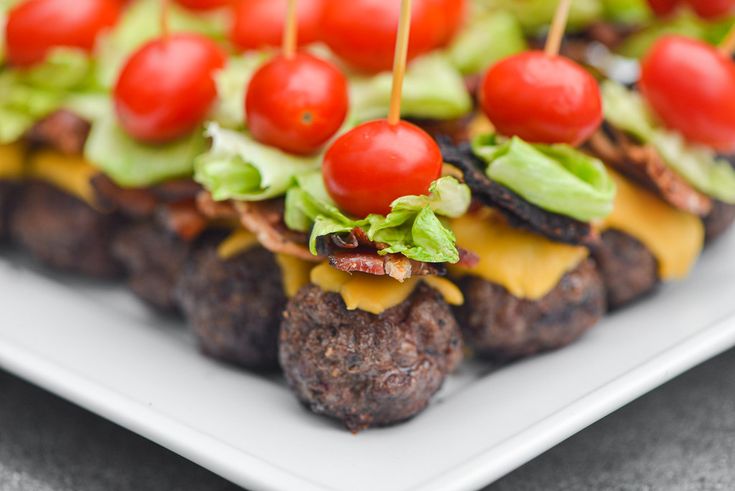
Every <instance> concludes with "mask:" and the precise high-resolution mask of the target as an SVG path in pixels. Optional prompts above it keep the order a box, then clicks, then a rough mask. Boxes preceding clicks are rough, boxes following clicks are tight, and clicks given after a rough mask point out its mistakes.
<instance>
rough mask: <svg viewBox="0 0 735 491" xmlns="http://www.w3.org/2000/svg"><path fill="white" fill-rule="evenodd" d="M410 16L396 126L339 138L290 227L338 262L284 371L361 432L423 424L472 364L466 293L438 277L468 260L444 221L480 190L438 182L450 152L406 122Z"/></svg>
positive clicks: (319, 408)
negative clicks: (465, 348)
mask: <svg viewBox="0 0 735 491" xmlns="http://www.w3.org/2000/svg"><path fill="white" fill-rule="evenodd" d="M410 15H411V1H410V0H403V2H402V3H401V16H400V27H399V29H398V38H397V42H396V46H397V48H396V50H395V53H396V54H395V60H396V61H395V67H394V85H393V92H392V94H393V95H392V100H391V102H392V103H391V109H390V113H389V117H388V119H387V120H377V121H371V122H368V123H363V124H361V125H359V126H357V127H355V128H354V129H352V130H350V131H348V132H347V133H345V134H343V135H342V136H340V137H339V138H337V140H336V141H335V142H334V143H333V144H332V145H331V146H330V148H329V150H328V151H327V153H326V155H325V158H324V170H323V176H322V175H321V174H316V175H315V176H313V177H312V178H311V179H310V180H309V182H307V181H306V180H302V182H301V183H300V186H299V188H296V189H293V190H291V191H290V192H289V197H288V199H287V207H290V208H289V209H287V216H288V215H289V212H290V220H289V225H290V226H291V227H293V228H295V229H297V230H309V229H311V243H312V251H313V252H319V253H321V254H323V255H324V256H326V257H327V258H328V262H327V263H323V264H321V265H320V266H317V267H316V268H315V269H313V270H312V273H311V283H312V284H310V285H308V286H305V287H303V288H302V289H301V290H300V291H299V292H298V293H297V295H296V296H295V297H294V298H293V299H291V301H290V302H289V304H288V306H287V307H286V311H285V314H284V320H283V324H282V327H281V335H280V361H281V366H282V368H283V370H284V373H285V375H286V380H287V381H288V383H289V386H290V387H291V388H292V389H293V390H294V392H295V393H296V396H297V397H298V398H299V399H300V400H301V401H302V402H303V403H304V404H306V405H307V406H308V407H310V408H311V409H312V410H313V411H314V412H316V413H319V414H324V415H326V416H330V417H332V418H335V419H338V420H340V421H342V422H344V424H345V425H346V426H347V427H348V428H349V429H351V430H352V431H359V430H362V429H366V428H368V427H371V426H383V425H387V424H392V423H396V422H399V421H402V420H405V419H407V418H410V417H412V416H414V415H416V414H417V413H419V412H420V411H422V410H423V409H424V408H425V407H426V406H427V404H428V402H429V399H430V398H431V396H432V395H433V394H434V393H435V392H436V391H437V390H439V388H440V387H441V385H442V383H443V381H444V379H445V377H446V376H447V374H448V373H450V372H451V371H452V370H454V368H455V367H456V366H457V365H458V363H459V362H460V360H461V358H462V342H461V337H460V333H459V328H458V326H457V323H456V321H455V319H454V317H453V316H452V313H451V310H450V308H449V306H448V304H447V303H446V301H445V300H444V299H443V298H442V294H441V293H440V291H443V292H444V294H445V295H446V296H447V297H448V298H450V300H451V301H452V302H454V303H457V302H459V301H460V298H459V297H460V296H461V295H459V293H458V291H457V290H456V287H454V286H453V285H451V283H449V282H447V281H446V280H443V279H441V278H438V277H436V274H437V273H440V272H441V271H442V269H443V265H442V264H441V263H444V262H458V261H459V260H460V257H459V252H458V251H457V250H456V246H455V245H454V240H453V235H452V234H451V232H450V231H449V230H448V229H447V228H446V226H445V225H444V224H443V223H442V222H441V221H440V220H439V218H438V216H441V215H444V216H458V215H461V214H463V213H464V211H465V210H466V207H467V205H468V204H469V190H468V189H466V188H465V187H464V186H463V185H461V184H459V183H458V182H457V181H456V180H454V178H451V177H450V178H443V179H439V180H437V178H439V177H440V175H441V170H442V160H441V153H440V151H439V149H438V147H437V146H436V144H435V143H434V142H433V141H432V139H431V138H430V137H429V136H428V134H426V133H425V132H424V131H422V130H421V129H419V128H417V127H416V126H413V125H411V124H409V123H405V122H403V121H400V97H401V83H402V80H403V74H404V70H405V65H406V58H407V54H408V41H409V32H410ZM432 182H433V184H432ZM412 193H416V195H410V196H409V195H408V194H412ZM427 193H429V195H428V196H427ZM332 200H333V201H332ZM345 213H347V214H349V216H348V215H347V214H345ZM351 217H357V218H351ZM435 288H438V289H439V290H436V289H435Z"/></svg>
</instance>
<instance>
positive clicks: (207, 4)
mask: <svg viewBox="0 0 735 491" xmlns="http://www.w3.org/2000/svg"><path fill="white" fill-rule="evenodd" d="M232 1H233V0H176V2H177V3H178V4H179V5H182V6H184V7H186V8H188V9H191V10H214V9H218V8H222V7H224V6H226V5H229V4H231V3H232Z"/></svg>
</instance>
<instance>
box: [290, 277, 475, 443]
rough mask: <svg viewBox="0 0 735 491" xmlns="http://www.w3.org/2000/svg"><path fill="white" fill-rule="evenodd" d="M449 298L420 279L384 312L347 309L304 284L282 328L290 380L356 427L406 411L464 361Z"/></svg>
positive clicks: (320, 407) (419, 406)
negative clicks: (445, 299)
mask: <svg viewBox="0 0 735 491" xmlns="http://www.w3.org/2000/svg"><path fill="white" fill-rule="evenodd" d="M461 358H462V340H461V334H460V331H459V327H458V326H457V322H456V320H455V319H454V317H453V315H452V312H451V310H450V308H449V306H448V305H447V304H446V303H445V302H444V300H443V299H442V298H441V296H440V295H439V294H438V293H437V292H436V291H435V290H433V289H432V288H430V287H428V286H426V285H424V284H421V285H420V286H419V287H418V288H417V289H416V290H415V291H414V292H413V294H412V295H411V296H410V297H409V298H408V299H407V300H406V301H404V302H403V303H401V304H400V305H397V306H395V307H393V308H391V309H388V310H386V311H385V312H384V313H383V314H381V315H374V314H370V313H367V312H363V311H359V310H358V311H348V310H347V309H346V308H345V304H344V302H343V300H342V298H341V297H340V296H339V295H337V294H335V293H328V292H324V291H322V289H321V288H319V287H318V286H315V285H309V286H306V287H304V288H302V289H301V291H300V292H299V293H298V294H297V295H296V296H295V297H294V298H293V299H292V300H291V301H290V302H289V304H288V307H287V308H286V312H285V314H284V320H283V323H282V326H281V335H280V361H281V367H282V368H283V371H284V373H285V375H286V380H287V381H288V384H289V385H290V387H291V388H292V389H293V391H294V392H295V393H296V395H297V397H298V398H299V399H300V400H301V401H302V402H303V403H304V404H306V405H307V406H308V407H309V408H311V410H312V411H314V412H315V413H318V414H323V415H326V416H329V417H332V418H335V419H338V420H340V421H342V422H343V423H344V424H345V425H346V426H347V428H349V429H350V430H352V431H354V432H357V431H360V430H363V429H366V428H369V427H374V426H384V425H389V424H392V423H397V422H399V421H402V420H405V419H408V418H411V417H412V416H415V415H416V414H418V413H419V412H421V411H422V410H423V409H424V408H425V407H426V406H427V404H428V403H429V399H430V398H431V396H432V395H434V393H436V391H438V390H439V388H440V387H441V385H442V383H443V382H444V379H445V378H446V376H447V374H448V373H449V372H451V371H452V370H453V369H454V368H455V367H456V366H457V365H458V364H459V362H460V361H461Z"/></svg>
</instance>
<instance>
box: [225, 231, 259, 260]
mask: <svg viewBox="0 0 735 491" xmlns="http://www.w3.org/2000/svg"><path fill="white" fill-rule="evenodd" d="M257 244H258V239H257V238H255V235H254V234H253V233H251V232H250V231H248V230H245V229H244V228H241V229H238V230H235V231H234V232H232V233H231V234H230V235H229V237H227V238H226V239H225V240H223V241H222V242H221V243H220V245H219V246H218V247H217V255H218V256H219V258H220V259H222V260H223V261H227V260H228V259H232V258H233V257H236V256H239V255H240V254H242V253H244V252H247V251H249V250H250V249H252V248H253V247H255V246H256V245H257Z"/></svg>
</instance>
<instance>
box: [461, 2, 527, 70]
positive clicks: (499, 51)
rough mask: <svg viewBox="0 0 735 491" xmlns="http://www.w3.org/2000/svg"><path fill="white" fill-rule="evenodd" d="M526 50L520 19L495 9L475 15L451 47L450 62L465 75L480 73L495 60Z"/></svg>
mask: <svg viewBox="0 0 735 491" xmlns="http://www.w3.org/2000/svg"><path fill="white" fill-rule="evenodd" d="M526 49H527V45H526V40H525V37H524V36H523V31H522V30H521V26H520V24H519V23H518V20H517V19H516V18H515V17H514V16H513V15H511V14H510V13H508V12H505V11H495V12H489V13H487V14H484V15H481V16H479V17H475V18H474V19H473V20H472V21H471V22H470V23H469V24H468V25H467V26H466V27H465V28H464V29H463V30H462V31H461V32H460V33H459V35H458V36H457V37H456V38H455V40H454V41H453V42H452V45H451V46H450V47H449V51H448V55H449V60H450V61H451V63H452V64H453V65H454V66H455V67H457V69H459V70H460V71H461V72H462V73H463V74H465V75H467V74H473V73H480V72H482V71H483V70H485V69H486V68H488V67H489V66H491V65H492V64H493V63H495V62H497V61H499V60H501V59H503V58H505V57H507V56H510V55H513V54H516V53H520V52H522V51H525V50H526Z"/></svg>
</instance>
